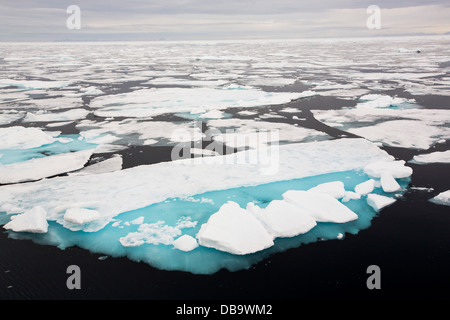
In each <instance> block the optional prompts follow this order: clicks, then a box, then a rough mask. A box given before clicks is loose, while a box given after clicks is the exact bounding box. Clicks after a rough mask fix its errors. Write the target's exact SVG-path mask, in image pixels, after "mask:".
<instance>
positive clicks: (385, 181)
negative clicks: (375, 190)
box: [380, 171, 402, 192]
mask: <svg viewBox="0 0 450 320" xmlns="http://www.w3.org/2000/svg"><path fill="white" fill-rule="evenodd" d="M380 183H381V187H382V188H383V191H384V192H397V191H399V190H401V189H402V187H400V185H399V184H398V183H397V181H395V179H394V177H393V176H392V175H391V174H390V173H389V172H387V171H384V172H383V173H381V177H380Z"/></svg>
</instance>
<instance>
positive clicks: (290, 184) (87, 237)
mask: <svg viewBox="0 0 450 320" xmlns="http://www.w3.org/2000/svg"><path fill="white" fill-rule="evenodd" d="M367 179H369V177H368V176H367V175H365V174H364V173H363V172H360V171H346V172H339V173H332V174H325V175H319V176H314V177H308V178H303V179H295V180H289V181H282V182H275V183H269V184H264V185H259V186H254V187H240V188H235V189H228V190H224V191H213V192H207V193H203V194H199V195H195V196H193V197H189V198H187V199H180V198H171V199H167V200H166V201H164V202H161V203H156V204H153V205H150V206H148V207H145V208H141V209H138V210H133V211H129V212H124V213H122V214H120V215H118V216H116V217H115V220H114V221H111V222H110V223H109V224H108V225H107V226H106V227H104V228H103V229H102V230H100V231H97V232H93V233H87V232H83V231H70V230H68V229H66V228H64V227H62V226H61V225H59V224H57V223H55V222H49V230H48V233H46V234H27V233H14V232H10V231H8V232H9V236H10V237H12V238H17V239H32V240H33V241H35V242H38V243H41V244H51V245H55V246H58V247H59V248H61V249H64V248H67V247H70V246H79V247H81V248H84V249H87V250H89V251H91V252H94V253H99V254H103V255H109V256H113V257H119V256H126V257H128V258H129V259H131V260H135V261H142V262H145V263H148V264H149V265H151V266H153V267H156V268H159V269H164V270H181V271H188V272H192V273H202V274H211V273H214V272H217V271H218V270H220V269H222V268H226V269H228V270H230V271H236V270H241V269H248V268H250V267H251V266H252V265H254V264H255V263H257V262H259V261H261V260H263V259H264V258H267V257H268V256H270V255H271V254H275V253H277V252H281V251H285V250H287V249H290V248H295V247H298V246H301V245H304V244H307V243H311V242H315V241H318V240H330V239H337V238H338V235H339V234H344V235H345V233H350V234H356V233H358V231H360V230H362V229H366V228H368V227H369V226H370V224H371V220H372V219H373V218H374V217H375V216H376V215H377V212H375V211H374V210H373V209H372V208H371V207H370V206H369V205H367V202H366V197H364V196H363V197H361V199H360V200H350V201H348V202H345V203H344V204H345V205H346V206H348V207H349V208H350V209H351V210H353V211H354V212H355V213H356V214H357V215H358V219H357V220H355V221H352V222H348V223H343V224H338V223H318V224H317V226H315V227H314V228H313V229H312V230H310V231H309V232H307V233H306V234H302V235H299V236H296V237H292V238H277V239H275V240H274V242H275V245H274V246H272V247H270V248H268V249H266V250H263V251H260V252H257V253H253V254H249V255H244V256H240V255H233V254H229V253H226V252H221V251H218V250H215V249H212V248H207V247H203V246H199V247H197V248H196V249H194V250H192V251H190V252H184V251H180V250H177V249H176V248H174V246H173V245H171V244H162V243H160V244H149V243H146V244H142V245H140V246H136V247H124V246H122V244H121V243H120V241H119V239H120V238H121V237H125V236H126V235H127V234H128V233H130V232H136V231H137V230H138V227H139V225H138V224H133V223H131V222H132V221H133V220H134V219H137V218H139V217H144V218H143V219H144V220H143V223H146V224H150V223H157V222H158V221H163V225H167V226H170V227H175V226H176V225H177V222H179V221H180V220H183V219H184V220H185V219H190V221H197V224H196V225H195V227H187V228H182V229H180V231H181V233H180V235H183V234H188V235H191V236H193V237H195V235H196V234H197V232H198V231H199V229H200V227H201V225H202V224H203V223H206V222H207V221H208V218H209V217H210V216H211V215H212V214H213V213H215V212H217V211H218V210H219V208H220V207H221V206H222V205H223V204H224V203H226V202H227V201H234V202H237V203H238V204H239V205H240V206H241V207H243V208H245V207H246V205H247V203H248V202H254V203H255V204H257V205H258V206H260V207H265V206H267V205H268V203H269V202H270V201H272V200H276V199H282V194H283V193H284V192H286V191H287V190H307V189H309V188H311V187H314V186H316V185H318V184H320V183H324V182H330V181H336V180H340V181H342V182H344V184H345V189H346V190H348V191H353V190H354V187H355V185H357V184H358V183H361V182H364V181H366V180H367ZM398 182H399V183H400V185H401V186H402V187H403V188H406V187H407V185H408V183H409V179H403V180H399V181H398ZM374 193H378V194H383V195H387V194H384V193H383V191H382V189H381V188H376V189H375V190H374ZM387 196H392V195H387ZM8 220H9V219H7V217H6V218H5V215H4V214H3V215H0V223H1V224H4V223H6V222H7V221H8ZM344 239H345V237H344ZM344 241H345V240H344Z"/></svg>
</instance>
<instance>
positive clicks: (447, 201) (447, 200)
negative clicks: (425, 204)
mask: <svg viewBox="0 0 450 320" xmlns="http://www.w3.org/2000/svg"><path fill="white" fill-rule="evenodd" d="M430 201H431V202H433V203H436V204H442V205H445V206H450V190H447V191H444V192H441V193H439V194H438V195H437V196H436V197H434V198H431V199H430Z"/></svg>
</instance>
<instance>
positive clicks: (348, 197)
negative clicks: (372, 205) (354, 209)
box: [341, 191, 361, 202]
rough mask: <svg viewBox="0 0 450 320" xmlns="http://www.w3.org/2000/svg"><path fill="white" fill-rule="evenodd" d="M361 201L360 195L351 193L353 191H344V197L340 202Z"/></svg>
mask: <svg viewBox="0 0 450 320" xmlns="http://www.w3.org/2000/svg"><path fill="white" fill-rule="evenodd" d="M359 199H361V194H359V193H356V192H353V191H345V193H344V197H343V198H342V200H341V201H342V202H348V201H350V200H359Z"/></svg>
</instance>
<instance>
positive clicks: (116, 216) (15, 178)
mask: <svg viewBox="0 0 450 320" xmlns="http://www.w3.org/2000/svg"><path fill="white" fill-rule="evenodd" d="M0 48H1V52H2V53H1V56H0V225H3V228H4V229H5V230H6V231H5V232H7V233H8V235H9V237H11V238H13V239H30V240H32V241H34V242H36V243H40V244H47V245H48V244H50V245H54V246H57V247H59V248H61V249H65V248H68V247H71V246H78V247H81V248H84V249H86V250H89V251H91V252H95V253H99V254H102V255H108V256H112V257H123V256H125V257H128V258H129V259H131V260H134V261H143V262H145V263H148V264H149V265H151V266H153V267H156V268H159V269H164V270H181V271H187V272H192V273H202V274H211V273H215V272H217V271H218V270H220V269H222V268H225V269H228V270H230V271H236V270H241V269H248V268H250V267H251V266H252V265H254V264H255V263H257V262H259V261H261V260H263V259H265V258H267V257H268V256H270V255H272V254H275V253H277V252H282V251H285V250H287V249H289V248H295V247H299V246H301V245H304V244H307V243H311V242H315V241H321V240H335V241H338V240H341V241H345V235H346V234H357V233H358V232H359V231H360V230H363V229H366V228H369V227H370V224H371V221H372V219H374V218H375V217H376V216H377V215H379V214H382V212H383V208H384V207H386V206H389V205H392V204H393V203H395V202H396V201H403V194H404V193H405V192H406V191H407V190H408V188H409V187H410V181H411V176H412V175H414V173H413V170H412V169H411V167H410V166H409V164H410V163H416V164H420V165H423V166H426V165H429V164H432V163H441V164H444V165H445V164H447V165H448V150H446V149H445V146H446V145H448V144H446V143H447V141H448V140H449V138H450V111H449V108H448V96H449V95H450V78H449V71H450V62H449V61H448V56H449V50H450V38H449V37H418V38H388V39H335V40H329V39H328V40H301V41H300V40H298V41H297V40H270V41H269V40H266V41H246V42H241V41H203V42H122V43H39V44H38V43H0ZM399 48H408V49H411V50H406V51H405V50H398V49H399ZM416 49H420V53H417V52H416ZM445 99H447V100H445ZM434 101H438V103H436V102H434ZM439 101H447V104H445V103H439ZM200 121H201V122H200ZM268 132H276V133H277V134H276V135H275V136H273V135H271V136H267V133H268ZM255 133H265V134H266V136H265V139H263V141H261V140H255V139H253V138H252V137H255ZM180 145H181V146H182V149H183V150H184V151H186V150H187V153H188V157H187V158H186V157H185V158H184V159H177V160H173V161H171V159H170V155H171V151H173V150H174V149H176V148H177V147H178V146H180ZM186 146H187V147H186ZM209 146H213V147H214V148H212V150H211V148H209ZM390 148H402V149H408V150H411V151H412V152H413V153H414V154H415V155H414V157H411V159H409V160H410V161H409V162H405V161H400V160H398V159H396V158H395V157H394V156H393V155H390V154H389V150H390ZM436 148H438V149H436ZM191 155H192V157H193V158H191ZM251 159H253V160H255V159H256V160H257V161H253V162H252V161H251ZM415 187H418V188H419V187H420V186H415ZM444 195H446V194H444ZM430 198H432V197H430ZM441 198H445V197H444V196H441V197H440V198H438V199H441ZM447 198H448V197H447ZM441 200H442V199H441ZM434 202H435V203H438V204H440V205H441V204H443V205H445V204H447V203H448V201H446V198H445V199H444V201H434Z"/></svg>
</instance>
